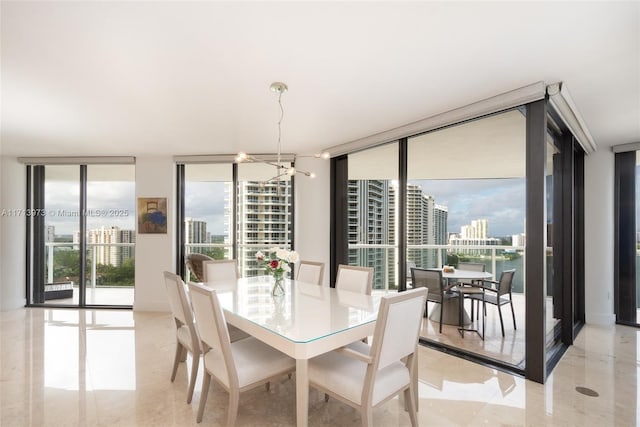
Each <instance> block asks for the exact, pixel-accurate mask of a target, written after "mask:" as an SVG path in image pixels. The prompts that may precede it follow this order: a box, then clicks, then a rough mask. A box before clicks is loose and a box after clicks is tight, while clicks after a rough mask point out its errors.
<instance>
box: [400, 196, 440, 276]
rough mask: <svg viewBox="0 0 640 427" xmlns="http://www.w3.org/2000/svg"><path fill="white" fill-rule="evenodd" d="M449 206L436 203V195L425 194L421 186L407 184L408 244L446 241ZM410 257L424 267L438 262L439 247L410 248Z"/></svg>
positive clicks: (432, 265)
mask: <svg viewBox="0 0 640 427" xmlns="http://www.w3.org/2000/svg"><path fill="white" fill-rule="evenodd" d="M448 214H449V212H448V208H447V207H446V206H442V205H438V204H436V200H435V198H434V197H433V196H431V195H427V194H424V193H423V192H422V187H420V186H419V185H415V184H408V185H407V245H409V246H411V245H446V244H447V219H448ZM408 260H409V261H412V262H414V263H415V264H416V265H419V266H423V267H435V266H437V264H438V250H437V249H434V248H410V249H409V250H408Z"/></svg>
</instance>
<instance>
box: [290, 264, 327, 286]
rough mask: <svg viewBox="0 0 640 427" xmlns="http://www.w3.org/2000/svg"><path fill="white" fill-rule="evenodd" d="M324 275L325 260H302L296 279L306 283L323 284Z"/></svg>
mask: <svg viewBox="0 0 640 427" xmlns="http://www.w3.org/2000/svg"><path fill="white" fill-rule="evenodd" d="M323 275H324V262H313V261H300V265H298V275H297V276H296V280H299V281H300V282H306V283H315V284H316V285H322V276H323Z"/></svg>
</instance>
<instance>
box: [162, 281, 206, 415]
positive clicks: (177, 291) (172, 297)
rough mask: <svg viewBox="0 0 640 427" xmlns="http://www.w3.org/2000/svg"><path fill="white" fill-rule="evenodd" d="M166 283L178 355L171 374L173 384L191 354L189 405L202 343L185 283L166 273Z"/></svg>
mask: <svg viewBox="0 0 640 427" xmlns="http://www.w3.org/2000/svg"><path fill="white" fill-rule="evenodd" d="M164 283H165V286H166V288H167V295H168V296H169V305H170V306H171V314H172V315H173V319H174V321H175V325H176V354H175V357H174V360H173V371H172V372H171V382H173V381H174V380H175V378H176V372H177V371H178V365H179V363H180V362H181V361H184V360H185V359H186V352H187V351H189V352H191V356H192V363H191V376H190V378H189V390H188V392H187V403H191V398H192V397H193V388H194V387H195V385H196V376H197V374H198V366H199V364H200V354H201V351H200V342H199V339H198V334H197V333H196V329H195V325H194V323H193V312H192V311H191V303H190V302H189V296H188V294H187V290H186V287H185V284H184V282H183V281H182V279H181V278H180V276H178V275H176V274H173V273H170V272H168V271H165V272H164Z"/></svg>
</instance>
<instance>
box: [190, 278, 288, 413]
mask: <svg viewBox="0 0 640 427" xmlns="http://www.w3.org/2000/svg"><path fill="white" fill-rule="evenodd" d="M189 289H190V293H191V304H192V306H193V311H194V314H195V318H196V327H197V328H198V333H199V335H200V345H201V347H202V349H203V351H202V353H203V360H204V380H203V382H202V392H201V394H200V405H199V407H198V416H197V421H198V422H200V421H202V415H203V413H204V407H205V404H206V401H207V394H208V392H209V385H210V382H211V377H212V376H213V378H214V379H215V380H216V382H218V383H219V384H220V385H221V386H222V387H223V388H224V389H225V390H226V391H227V392H228V393H229V409H228V411H227V425H229V426H232V425H234V424H235V420H236V416H237V414H238V405H239V401H240V392H242V391H245V390H249V389H252V388H255V387H257V386H259V385H262V384H266V383H268V382H269V380H271V379H272V378H274V377H277V376H279V375H286V374H287V373H290V372H293V371H294V370H295V366H296V365H295V360H294V359H292V358H290V357H289V356H287V355H285V354H284V353H281V352H279V351H278V350H276V349H274V348H272V347H270V346H268V345H266V344H264V343H263V342H261V341H259V340H257V339H255V338H253V337H248V338H245V339H242V340H239V341H236V342H234V343H232V342H231V341H230V340H229V332H228V330H227V328H226V322H225V320H224V313H223V311H222V308H221V307H220V303H219V302H218V297H217V295H216V291H215V290H213V289H211V288H209V287H206V286H203V285H200V284H197V283H189Z"/></svg>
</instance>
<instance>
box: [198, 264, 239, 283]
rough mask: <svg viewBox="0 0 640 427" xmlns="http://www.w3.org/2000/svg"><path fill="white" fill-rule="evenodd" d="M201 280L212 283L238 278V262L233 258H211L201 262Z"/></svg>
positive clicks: (232, 280)
mask: <svg viewBox="0 0 640 427" xmlns="http://www.w3.org/2000/svg"><path fill="white" fill-rule="evenodd" d="M202 270H203V274H204V277H203V279H204V280H203V281H204V282H206V283H208V284H210V285H212V284H217V283H224V282H227V283H228V282H233V283H235V281H236V280H238V262H237V261H236V260H235V259H212V260H207V261H203V262H202Z"/></svg>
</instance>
